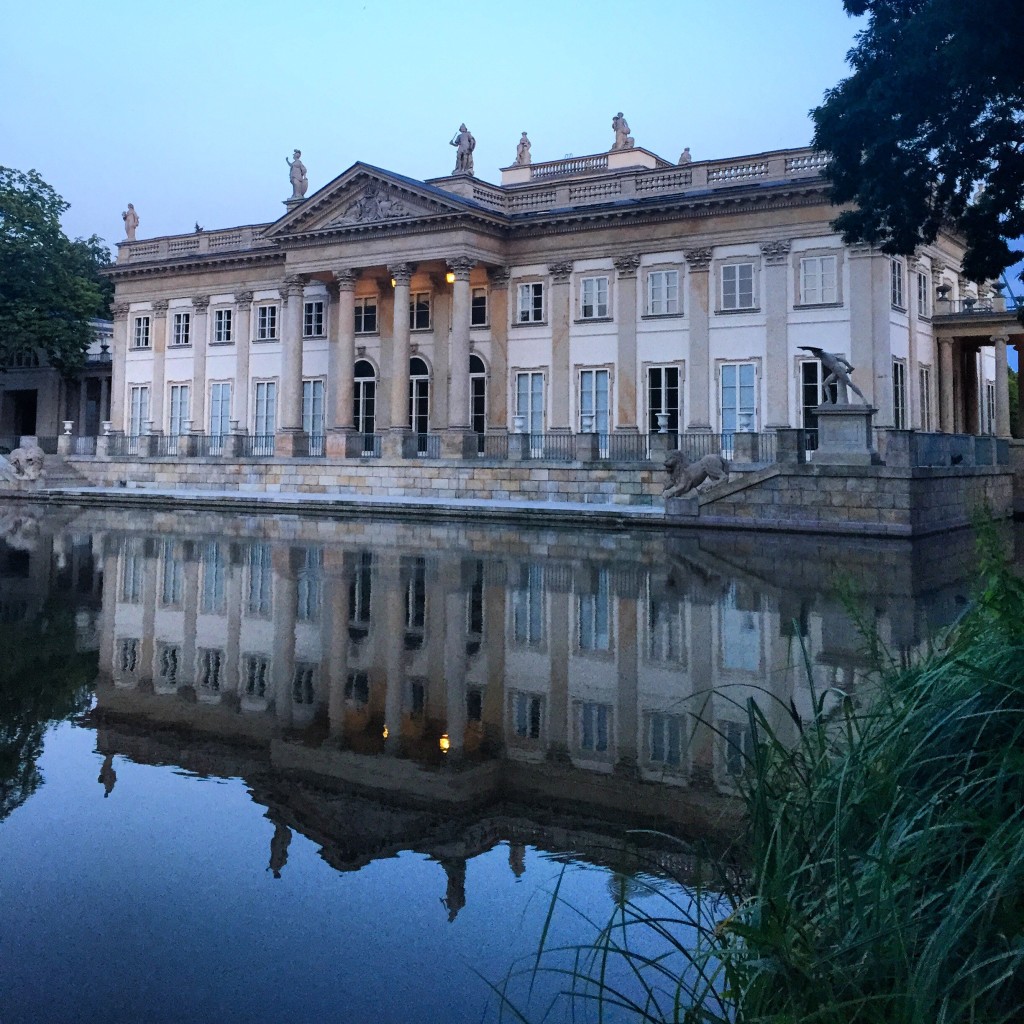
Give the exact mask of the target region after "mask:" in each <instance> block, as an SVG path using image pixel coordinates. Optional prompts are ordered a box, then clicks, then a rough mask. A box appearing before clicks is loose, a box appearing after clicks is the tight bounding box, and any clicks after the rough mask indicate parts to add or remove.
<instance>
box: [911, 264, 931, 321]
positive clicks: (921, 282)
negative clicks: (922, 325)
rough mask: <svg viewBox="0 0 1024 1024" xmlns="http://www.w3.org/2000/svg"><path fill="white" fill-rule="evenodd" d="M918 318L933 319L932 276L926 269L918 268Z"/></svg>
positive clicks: (916, 274)
mask: <svg viewBox="0 0 1024 1024" xmlns="http://www.w3.org/2000/svg"><path fill="white" fill-rule="evenodd" d="M915 276H916V278H917V318H918V320H931V318H932V276H931V274H929V273H928V272H927V271H925V270H917V271H916V273H915Z"/></svg>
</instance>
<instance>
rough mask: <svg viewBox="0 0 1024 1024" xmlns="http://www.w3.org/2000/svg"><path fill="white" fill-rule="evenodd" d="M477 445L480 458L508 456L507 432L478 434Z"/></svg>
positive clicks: (504, 457) (503, 457)
mask: <svg viewBox="0 0 1024 1024" xmlns="http://www.w3.org/2000/svg"><path fill="white" fill-rule="evenodd" d="M479 445H480V447H479V454H480V457H481V458H484V459H507V458H508V434H480V435H479Z"/></svg>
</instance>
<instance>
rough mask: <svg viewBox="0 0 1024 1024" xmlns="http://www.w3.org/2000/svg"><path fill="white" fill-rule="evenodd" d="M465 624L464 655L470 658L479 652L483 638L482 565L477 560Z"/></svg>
mask: <svg viewBox="0 0 1024 1024" xmlns="http://www.w3.org/2000/svg"><path fill="white" fill-rule="evenodd" d="M468 619H469V621H468V622H467V623H466V653H467V654H468V655H470V657H472V656H473V655H474V654H476V653H478V652H479V650H480V645H481V643H482V642H483V638H484V563H483V562H481V561H480V560H479V559H477V562H476V565H475V566H474V574H473V585H472V586H471V587H470V588H469V604H468Z"/></svg>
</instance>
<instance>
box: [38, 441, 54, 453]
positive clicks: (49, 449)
mask: <svg viewBox="0 0 1024 1024" xmlns="http://www.w3.org/2000/svg"><path fill="white" fill-rule="evenodd" d="M36 444H37V445H39V447H40V448H42V450H43V454H44V455H56V454H57V438H55V437H36Z"/></svg>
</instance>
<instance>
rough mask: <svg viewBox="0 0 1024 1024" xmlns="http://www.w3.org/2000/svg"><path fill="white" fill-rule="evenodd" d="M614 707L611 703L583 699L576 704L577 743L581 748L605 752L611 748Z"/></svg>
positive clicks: (600, 752) (596, 752)
mask: <svg viewBox="0 0 1024 1024" xmlns="http://www.w3.org/2000/svg"><path fill="white" fill-rule="evenodd" d="M611 719H612V708H611V705H610V704H597V703H595V702H594V701H581V702H579V703H577V705H576V727H577V730H578V731H577V744H578V746H579V748H580V750H589V751H592V752H593V753H595V754H604V753H607V752H608V748H609V740H608V737H609V730H610V727H611Z"/></svg>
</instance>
